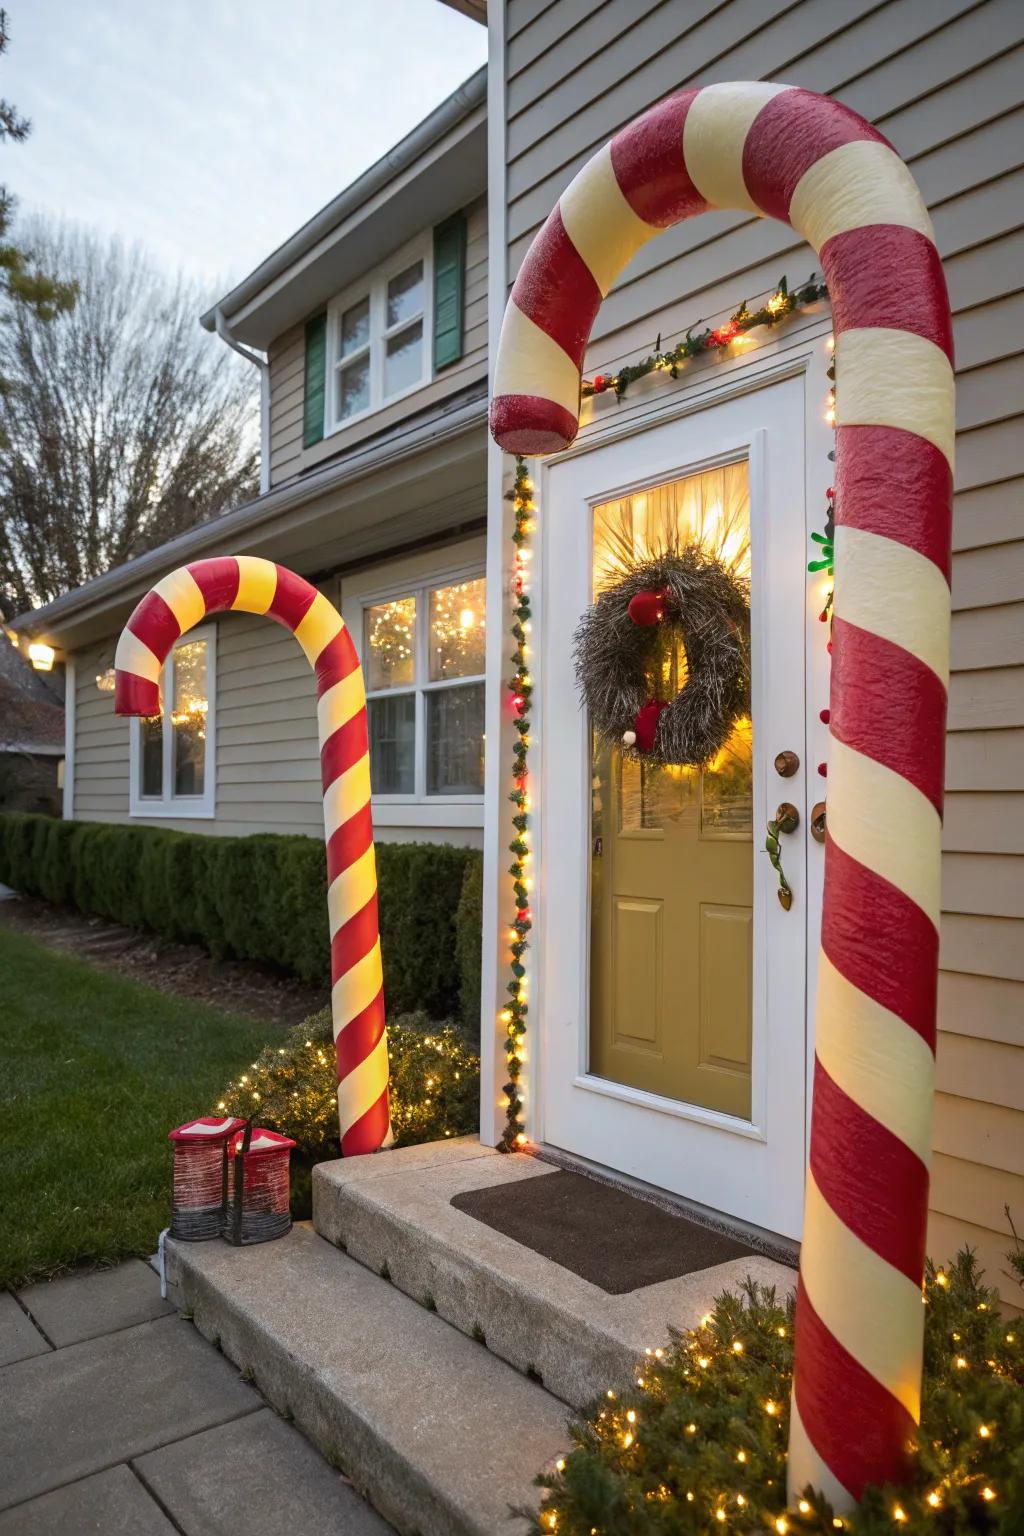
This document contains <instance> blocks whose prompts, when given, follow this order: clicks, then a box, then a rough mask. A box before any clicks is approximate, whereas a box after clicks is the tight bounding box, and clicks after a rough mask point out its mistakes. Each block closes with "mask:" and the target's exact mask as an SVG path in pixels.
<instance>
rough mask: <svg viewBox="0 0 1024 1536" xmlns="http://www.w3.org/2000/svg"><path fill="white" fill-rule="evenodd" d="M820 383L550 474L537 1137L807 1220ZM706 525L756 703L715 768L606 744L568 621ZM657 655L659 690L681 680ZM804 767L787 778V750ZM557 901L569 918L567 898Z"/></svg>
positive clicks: (663, 429)
mask: <svg viewBox="0 0 1024 1536" xmlns="http://www.w3.org/2000/svg"><path fill="white" fill-rule="evenodd" d="M803 422H804V405H803V381H802V379H799V378H793V379H789V380H786V381H784V382H782V383H776V384H773V385H771V386H768V387H765V388H762V389H759V390H756V391H753V392H751V393H749V394H747V395H743V396H741V397H739V398H736V399H733V400H730V401H727V402H725V403H723V404H719V405H715V406H713V407H710V408H704V409H702V410H700V411H695V412H693V413H691V414H689V415H687V416H684V417H683V418H682V419H679V420H675V421H671V422H666V423H664V424H662V425H658V426H654V427H649V428H647V429H645V430H643V431H640V432H638V433H636V434H635V435H632V436H628V437H624V438H622V439H620V440H619V441H617V442H614V443H612V444H610V445H607V446H604V447H595V448H592V449H589V450H588V449H586V448H584V449H582V450H579V451H577V452H576V453H574V454H573V455H572V456H571V457H569V458H567V459H565V460H563V461H562V462H561V463H559V464H555V465H552V466H550V467H548V468H547V469H546V470H545V471H544V472H543V481H542V484H541V487H540V505H541V508H542V515H541V517H540V519H539V523H540V527H541V529H542V537H543V540H544V543H543V548H542V551H541V553H542V561H543V565H542V569H543V587H542V593H543V613H542V636H543V640H542V643H543V652H542V654H543V666H542V668H541V673H542V688H541V698H540V706H541V707H540V711H539V724H540V725H541V728H542V731H543V736H542V771H543V779H542V783H543V786H544V788H543V798H542V807H541V825H540V833H541V838H540V842H541V847H540V856H541V867H540V875H541V893H542V898H543V903H544V911H545V920H544V922H543V946H542V950H543V952H542V955H541V973H540V989H539V998H538V1007H537V1011H538V1012H539V1015H540V1024H541V1061H540V1069H539V1096H540V1105H539V1112H540V1119H541V1124H542V1127H543V1139H544V1140H545V1141H546V1142H548V1143H549V1144H551V1145H554V1146H557V1147H561V1148H564V1149H565V1150H568V1151H571V1152H574V1153H576V1154H578V1155H580V1156H582V1157H585V1158H587V1159H588V1160H591V1161H593V1162H595V1163H599V1164H602V1165H605V1166H610V1167H613V1168H615V1169H618V1170H620V1171H622V1172H625V1173H628V1174H630V1175H632V1176H634V1177H636V1178H639V1179H642V1180H644V1181H645V1182H647V1183H650V1184H653V1185H655V1186H657V1187H660V1188H663V1189H668V1190H671V1191H673V1192H675V1193H678V1194H680V1195H683V1196H685V1197H687V1198H688V1199H690V1200H692V1201H695V1202H697V1203H698V1204H701V1205H704V1206H707V1207H711V1208H713V1209H715V1210H718V1211H722V1212H725V1213H727V1214H730V1215H733V1216H736V1217H739V1218H741V1219H742V1220H745V1221H749V1222H752V1223H755V1224H756V1225H758V1226H761V1227H765V1228H768V1229H770V1230H772V1231H775V1232H780V1233H783V1234H785V1235H787V1236H797V1235H798V1234H799V1230H800V1217H801V1208H802V1195H803V1190H802V1173H803V1162H804V1131H805V1118H804V1116H805V1078H806V932H807V921H806V913H805V912H804V911H803V910H802V900H801V898H802V897H803V895H804V892H805V891H806V881H805V878H804V875H805V871H804V864H805V857H804V854H805V842H804V826H803V825H801V826H800V827H799V829H798V830H797V832H795V833H794V834H792V835H791V836H789V837H786V838H783V839H782V842H783V850H782V853H783V861H784V865H785V870H786V877H787V880H788V882H789V884H790V886H791V887H792V890H793V893H794V896H793V903H792V906H791V908H790V909H789V910H785V909H784V908H783V907H782V905H781V904H780V902H779V900H778V896H777V891H778V877H777V875H776V873H775V871H774V870H773V868H772V866H771V864H770V862H769V860H768V857H767V855H766V853H765V852H764V851H763V850H764V837H765V827H766V822H767V820H768V818H769V816H772V815H774V813H775V808H776V806H777V805H778V804H779V803H780V802H781V801H783V800H786V801H792V802H794V803H797V804H798V805H802V803H803V783H804V766H805V765H804V762H803V759H804V756H805V750H804V742H805V697H804V687H805V685H804V632H805V623H804V616H805V607H804V576H803V572H804V565H805V561H806V555H805V553H804V537H805V530H804V451H803ZM673 539H674V540H676V541H680V542H690V541H696V542H700V543H701V544H702V545H703V546H704V547H705V548H706V549H708V550H710V551H712V552H713V553H715V554H716V555H717V556H718V557H719V558H720V559H721V560H722V561H723V562H724V563H726V564H727V565H729V566H730V567H731V569H733V570H734V571H735V573H736V574H737V575H738V576H740V577H743V578H746V579H748V580H749V582H750V595H751V667H752V690H751V711H750V716H749V718H748V717H743V718H741V719H738V720H737V721H736V723H735V725H734V728H733V731H732V735H731V737H730V739H729V740H728V742H727V743H726V745H725V747H724V748H723V749H722V751H720V752H719V753H718V754H717V756H716V757H715V758H714V759H712V760H711V761H710V762H707V763H705V764H703V765H702V766H699V767H697V766H684V765H679V766H675V765H673V766H669V767H663V766H657V765H652V764H650V763H646V762H644V761H643V759H642V758H641V759H638V758H637V757H636V756H635V755H633V754H628V753H627V754H623V753H622V752H621V751H620V750H618V749H617V748H609V747H607V746H605V745H602V744H600V743H599V742H597V741H596V739H595V738H594V737H593V736H592V733H591V732H590V729H589V725H588V722H587V720H586V719H585V716H584V715H583V713H582V712H581V711H580V709H579V707H578V704H577V694H576V686H575V679H574V675H573V665H572V650H573V631H574V629H575V626H576V623H577V622H578V619H579V616H580V614H581V612H582V611H583V609H584V608H585V607H586V606H587V605H588V603H589V602H590V601H591V599H592V596H593V595H594V593H595V592H596V591H599V590H600V589H601V587H602V586H603V585H606V584H608V583H609V582H611V581H613V580H614V579H615V575H616V571H617V569H618V568H620V567H621V563H622V561H623V560H628V559H629V558H630V557H631V556H632V555H636V554H643V553H644V552H645V551H647V550H651V549H655V548H658V547H660V546H663V545H664V544H665V542H667V541H670V540H673ZM686 667H687V661H686V656H685V652H684V651H682V650H681V648H678V649H676V650H672V649H668V650H667V651H666V653H665V655H664V657H663V661H662V668H663V674H664V675H663V678H662V679H661V682H662V684H663V693H664V696H665V697H671V696H672V695H673V694H674V693H675V692H677V691H678V689H679V688H681V687H682V686H683V684H684V683H685V681H686ZM783 751H789V752H793V753H795V754H796V755H797V756H798V757H799V759H800V761H801V767H800V769H799V771H798V773H797V775H795V776H793V777H787V778H783V777H780V776H779V775H778V774H777V772H776V770H775V768H774V766H773V763H774V758H775V757H776V755H777V754H778V753H780V752H783ZM556 914H557V916H556Z"/></svg>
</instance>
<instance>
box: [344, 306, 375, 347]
mask: <svg viewBox="0 0 1024 1536" xmlns="http://www.w3.org/2000/svg"><path fill="white" fill-rule="evenodd" d="M369 339H370V301H369V299H368V298H367V299H360V301H359V303H358V304H353V306H352V308H351V309H346V311H345V313H344V314H343V315H342V317H341V355H342V357H348V356H349V355H350V354H351V353H352V352H358V351H359V349H360V347H365V346H366V343H367V342H368V341H369Z"/></svg>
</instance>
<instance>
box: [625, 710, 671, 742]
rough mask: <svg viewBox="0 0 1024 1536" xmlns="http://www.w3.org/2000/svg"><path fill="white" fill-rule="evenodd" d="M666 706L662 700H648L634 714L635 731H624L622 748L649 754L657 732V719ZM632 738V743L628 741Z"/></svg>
mask: <svg viewBox="0 0 1024 1536" xmlns="http://www.w3.org/2000/svg"><path fill="white" fill-rule="evenodd" d="M667 708H668V704H667V703H666V702H665V700H664V699H648V701H647V703H646V704H642V705H641V706H640V708H639V709H638V710H637V712H636V723H635V729H634V730H632V731H624V732H623V735H622V742H623V745H624V746H627V747H636V750H637V751H638V752H650V751H651V749H652V748H653V746H654V737H655V735H656V733H657V730H658V717H659V716H660V714H661V712H662V710H663V709H667ZM630 737H632V738H633V739H632V741H631V740H630Z"/></svg>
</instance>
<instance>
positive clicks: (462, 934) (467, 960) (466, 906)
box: [455, 859, 484, 1041]
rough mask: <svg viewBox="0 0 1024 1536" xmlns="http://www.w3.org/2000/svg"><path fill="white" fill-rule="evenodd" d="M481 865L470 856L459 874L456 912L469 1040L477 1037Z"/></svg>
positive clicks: (462, 1001)
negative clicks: (461, 874) (460, 879)
mask: <svg viewBox="0 0 1024 1536" xmlns="http://www.w3.org/2000/svg"><path fill="white" fill-rule="evenodd" d="M483 907H484V865H483V860H482V859H470V861H469V862H468V864H467V865H466V873H465V874H464V875H463V877H462V893H461V895H460V896H459V906H458V911H457V912H456V914H455V961H456V964H457V966H458V971H459V1012H460V1015H461V1018H462V1024H463V1028H464V1029H465V1031H466V1034H467V1036H468V1038H469V1039H470V1040H476V1041H479V1039H480V963H481V956H482V950H483V927H484V911H483Z"/></svg>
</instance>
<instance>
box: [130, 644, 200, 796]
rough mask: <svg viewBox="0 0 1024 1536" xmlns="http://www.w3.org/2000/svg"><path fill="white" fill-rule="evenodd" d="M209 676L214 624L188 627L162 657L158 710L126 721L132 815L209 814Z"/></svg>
mask: <svg viewBox="0 0 1024 1536" xmlns="http://www.w3.org/2000/svg"><path fill="white" fill-rule="evenodd" d="M215 677H216V630H215V628H214V627H213V626H210V627H208V628H204V629H196V630H193V631H192V633H191V634H189V635H188V636H187V637H184V638H182V639H181V640H179V641H178V643H177V644H176V645H175V646H174V648H173V650H172V651H171V654H170V655H169V656H168V658H167V660H166V661H165V662H164V668H163V673H162V676H161V679H160V696H161V699H162V701H163V712H162V713H161V714H159V715H153V716H152V717H150V718H147V719H141V720H132V722H131V793H130V797H129V809H130V812H131V814H132V815H133V816H157V817H158V816H175V817H177V816H185V817H188V816H212V815H213V814H214V802H215V788H216V785H215V778H216V768H215V764H216V756H215V752H214V679H215Z"/></svg>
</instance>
